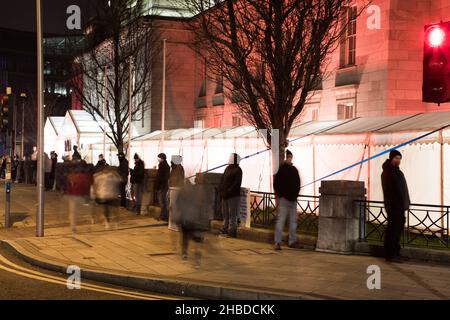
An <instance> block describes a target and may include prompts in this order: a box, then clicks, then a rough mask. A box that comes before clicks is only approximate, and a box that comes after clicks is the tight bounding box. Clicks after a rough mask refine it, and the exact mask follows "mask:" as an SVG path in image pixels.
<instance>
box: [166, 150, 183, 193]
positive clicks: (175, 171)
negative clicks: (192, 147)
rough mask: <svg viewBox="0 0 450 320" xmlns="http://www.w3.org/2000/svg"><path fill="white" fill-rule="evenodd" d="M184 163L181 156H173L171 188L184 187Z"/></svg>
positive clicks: (170, 178)
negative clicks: (182, 163)
mask: <svg viewBox="0 0 450 320" xmlns="http://www.w3.org/2000/svg"><path fill="white" fill-rule="evenodd" d="M182 161H183V158H182V157H181V156H172V161H171V164H172V166H171V167H172V168H171V170H170V177H169V187H182V186H184V168H183V166H182V165H181V162H182Z"/></svg>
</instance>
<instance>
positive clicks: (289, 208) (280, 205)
mask: <svg viewBox="0 0 450 320" xmlns="http://www.w3.org/2000/svg"><path fill="white" fill-rule="evenodd" d="M292 159H293V154H292V152H291V151H289V150H286V161H284V163H283V164H282V165H281V166H280V167H279V168H278V171H277V173H276V174H275V177H274V181H273V188H274V190H275V195H276V197H277V211H278V214H277V224H276V227H275V250H281V242H282V236H283V229H284V225H285V223H286V220H287V219H289V243H288V245H289V246H290V247H295V244H296V242H297V197H298V194H299V192H300V175H299V173H298V170H297V168H296V167H294V165H293V164H292Z"/></svg>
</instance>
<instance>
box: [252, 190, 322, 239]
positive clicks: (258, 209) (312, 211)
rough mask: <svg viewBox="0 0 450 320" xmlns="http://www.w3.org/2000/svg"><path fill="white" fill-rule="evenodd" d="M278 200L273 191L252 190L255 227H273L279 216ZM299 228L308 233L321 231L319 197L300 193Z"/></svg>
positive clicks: (253, 223)
mask: <svg viewBox="0 0 450 320" xmlns="http://www.w3.org/2000/svg"><path fill="white" fill-rule="evenodd" d="M276 204H277V201H276V199H275V195H274V194H273V193H268V192H256V191H251V192H250V212H251V224H252V226H255V227H263V228H272V227H274V226H275V223H276V218H277V210H276ZM297 215H298V226H297V230H298V231H299V232H302V233H307V234H313V235H314V234H317V233H318V231H319V219H318V215H319V197H315V196H304V195H299V196H298V198H297Z"/></svg>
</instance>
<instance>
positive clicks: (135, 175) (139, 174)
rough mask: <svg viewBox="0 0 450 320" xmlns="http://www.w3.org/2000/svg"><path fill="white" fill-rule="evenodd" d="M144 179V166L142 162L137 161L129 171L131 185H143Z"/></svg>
mask: <svg viewBox="0 0 450 320" xmlns="http://www.w3.org/2000/svg"><path fill="white" fill-rule="evenodd" d="M144 177H145V165H144V161H142V160H140V159H139V160H138V161H137V162H136V163H135V165H134V169H133V170H131V179H130V182H131V183H137V184H141V183H144Z"/></svg>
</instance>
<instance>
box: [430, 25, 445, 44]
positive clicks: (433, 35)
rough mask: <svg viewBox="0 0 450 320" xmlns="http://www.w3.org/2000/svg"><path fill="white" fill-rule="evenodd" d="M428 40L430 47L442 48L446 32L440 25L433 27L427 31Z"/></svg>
mask: <svg viewBox="0 0 450 320" xmlns="http://www.w3.org/2000/svg"><path fill="white" fill-rule="evenodd" d="M426 38H427V42H428V45H429V46H430V47H433V48H436V47H440V46H441V45H442V44H443V43H444V41H445V31H444V30H442V28H441V27H440V26H438V25H434V26H431V27H429V28H428V30H427V34H426Z"/></svg>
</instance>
